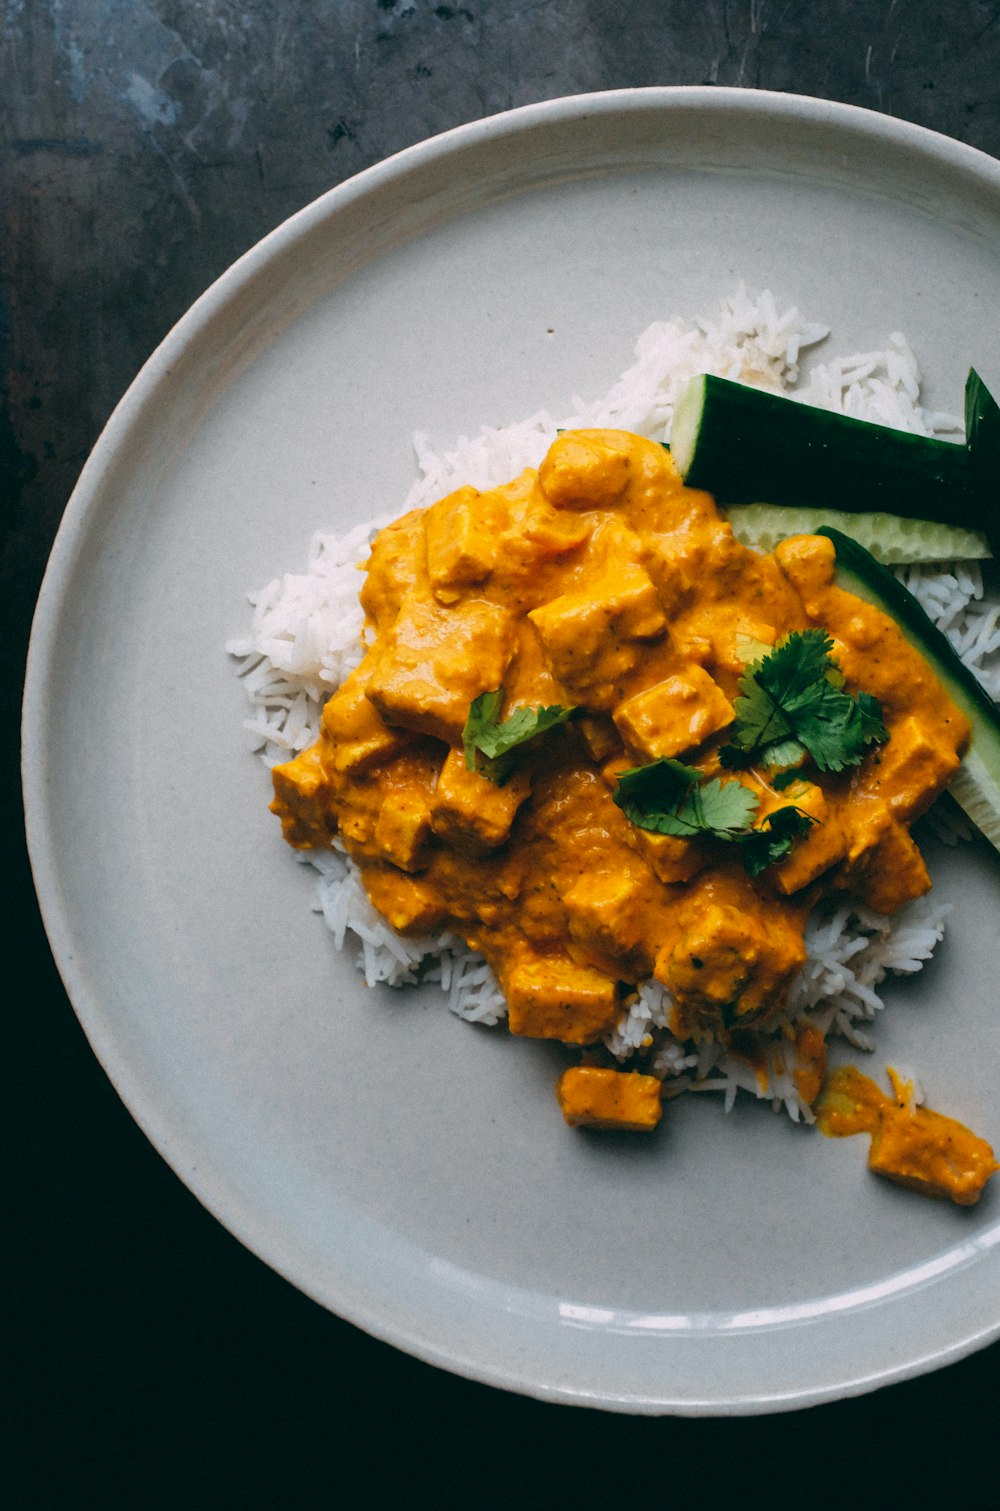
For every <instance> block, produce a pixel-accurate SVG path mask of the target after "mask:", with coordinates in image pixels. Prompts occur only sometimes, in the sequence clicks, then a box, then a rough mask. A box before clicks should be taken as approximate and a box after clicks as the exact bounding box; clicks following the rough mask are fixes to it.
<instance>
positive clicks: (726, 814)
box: [614, 757, 757, 840]
mask: <svg viewBox="0 0 1000 1511" xmlns="http://www.w3.org/2000/svg"><path fill="white" fill-rule="evenodd" d="M614 800H615V802H616V803H617V804H618V806H619V808H620V809H621V810H622V812H623V813H624V815H625V817H626V818H627V819H629V820H630V821H631V822H632V823H633V824H635V825H636V826H637V828H639V829H651V830H652V831H653V832H654V833H656V834H673V835H679V836H681V837H683V838H685V839H694V838H696V837H697V836H698V835H711V836H712V837H713V838H715V839H721V840H733V839H735V838H737V837H738V836H740V835H742V834H745V833H746V831H747V830H748V829H749V827H750V821H751V819H752V818H753V816H754V814H755V813H756V811H757V798H756V796H755V794H754V793H752V792H751V791H750V789H749V787H744V785H743V783H742V782H737V781H733V782H723V781H720V780H719V778H718V777H712V778H711V779H710V780H708V781H703V780H702V773H701V772H700V771H699V770H698V769H697V767H694V766H685V765H684V763H683V762H682V761H673V760H668V759H665V758H663V757H661V758H660V759H659V760H657V761H652V762H650V764H649V765H648V766H636V767H633V768H632V770H630V771H623V772H621V773H620V774H619V777H618V785H617V787H616V789H615V793H614Z"/></svg>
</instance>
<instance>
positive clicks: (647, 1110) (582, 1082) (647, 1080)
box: [556, 1065, 663, 1133]
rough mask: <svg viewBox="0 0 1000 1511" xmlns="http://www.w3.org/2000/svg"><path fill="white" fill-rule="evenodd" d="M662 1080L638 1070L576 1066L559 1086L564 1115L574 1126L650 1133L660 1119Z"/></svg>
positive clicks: (566, 1073)
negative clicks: (640, 1072)
mask: <svg viewBox="0 0 1000 1511" xmlns="http://www.w3.org/2000/svg"><path fill="white" fill-rule="evenodd" d="M661 1091H662V1086H661V1083H660V1082H659V1081H658V1080H657V1079H656V1077H655V1076H644V1075H640V1074H639V1073H638V1072H637V1071H634V1070H629V1071H624V1070H607V1069H604V1068H603V1067H601V1066H597V1065H574V1066H571V1067H570V1069H569V1070H564V1071H563V1073H562V1075H561V1076H560V1077H559V1082H558V1084H557V1086H556V1096H557V1098H558V1100H559V1106H560V1108H561V1109H562V1115H563V1117H564V1118H565V1119H566V1121H567V1123H568V1124H569V1125H570V1127H571V1128H601V1129H605V1130H618V1131H620V1132H626V1133H651V1132H652V1130H653V1129H654V1128H655V1127H656V1125H657V1123H658V1122H659V1121H660V1117H661V1116H662V1113H663V1103H662V1101H661V1097H660V1093H661Z"/></svg>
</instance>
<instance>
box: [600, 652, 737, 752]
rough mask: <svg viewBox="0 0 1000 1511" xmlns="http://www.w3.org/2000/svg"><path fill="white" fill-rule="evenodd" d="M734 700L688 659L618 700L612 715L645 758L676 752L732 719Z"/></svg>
mask: <svg viewBox="0 0 1000 1511" xmlns="http://www.w3.org/2000/svg"><path fill="white" fill-rule="evenodd" d="M734 718H735V712H734V709H733V705H732V704H731V703H730V701H729V699H728V698H727V697H726V695H725V693H724V692H723V691H722V688H721V687H720V686H719V684H718V683H717V682H714V681H713V680H712V678H711V677H710V676H709V675H708V672H706V671H705V669H704V668H703V667H701V666H697V665H695V664H692V665H690V666H686V667H685V668H684V670H683V671H681V672H677V673H676V675H675V676H673V677H668V678H667V679H666V681H664V682H657V683H656V684H655V685H654V686H653V687H647V688H646V690H645V691H644V692H641V693H636V695H635V697H633V698H628V699H626V701H625V702H624V703H620V704H619V705H618V707H617V708H616V709H615V711H614V721H615V723H616V725H617V726H618V730H619V733H620V734H621V736H622V738H623V739H624V741H625V743H626V744H627V745H630V746H631V747H632V749H633V750H635V751H638V753H639V754H640V755H643V756H646V757H647V759H649V760H655V759H657V758H658V757H660V756H679V755H681V754H682V752H684V751H685V750H691V749H692V747H693V746H695V745H700V744H701V743H702V741H703V740H707V739H708V737H709V735H713V734H717V733H718V732H719V730H720V729H725V728H726V727H727V725H729V724H731V723H732V722H733V719H734Z"/></svg>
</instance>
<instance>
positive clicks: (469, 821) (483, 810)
mask: <svg viewBox="0 0 1000 1511" xmlns="http://www.w3.org/2000/svg"><path fill="white" fill-rule="evenodd" d="M530 791H531V784H530V781H529V780H528V778H527V777H526V776H525V775H524V774H523V773H521V772H515V773H514V775H513V776H512V777H511V778H510V780H509V781H507V782H505V783H504V785H503V786H502V787H498V786H497V784H496V782H491V781H488V780H487V778H486V777H484V776H480V774H479V772H478V771H469V770H468V768H467V767H466V764H465V757H464V755H463V753H462V751H461V750H451V751H449V752H448V755H447V756H446V757H445V761H444V764H443V766H442V767H441V771H440V774H439V775H438V780H437V787H436V788H435V791H434V797H433V800H432V804H431V824H432V825H433V828H434V833H435V834H436V835H438V836H439V838H440V839H442V840H444V842H445V843H446V844H448V845H453V846H454V847H455V849H456V850H464V851H465V852H466V853H467V854H473V855H476V854H483V853H485V852H486V851H488V850H495V849H496V847H497V846H498V845H502V844H503V843H504V841H505V840H506V839H507V838H508V836H509V835H510V830H511V825H512V824H513V822H514V819H515V817H516V814H517V810H518V808H520V806H521V804H522V803H523V802H524V800H525V798H526V797H527V796H528V794H529V793H530Z"/></svg>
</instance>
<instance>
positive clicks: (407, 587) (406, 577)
mask: <svg viewBox="0 0 1000 1511" xmlns="http://www.w3.org/2000/svg"><path fill="white" fill-rule="evenodd" d="M425 542H426V536H425V534H424V511H423V509H411V510H410V512H409V513H408V514H404V515H402V516H401V518H399V519H394V520H393V521H392V523H391V524H388V525H386V526H385V528H384V529H382V530H380V531H379V532H378V534H377V535H376V537H375V539H374V541H373V542H372V551H371V556H370V557H369V558H368V564H367V567H366V568H365V580H364V583H363V585H362V588H361V607H362V608H363V609H364V611H365V613H366V614H367V616H368V618H369V619H371V620H372V621H373V623H374V624H376V625H377V626H378V631H379V634H382V632H383V631H384V630H386V629H388V628H389V626H390V625H391V624H392V621H393V620H394V619H395V617H396V615H397V614H398V612H399V606H400V604H401V603H402V601H403V599H404V598H405V597H406V595H407V593H412V591H413V588H414V585H415V581H416V578H417V576H418V575H419V574H420V573H422V572H423V571H424V563H425V558H426V555H427V550H426V544H425Z"/></svg>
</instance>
